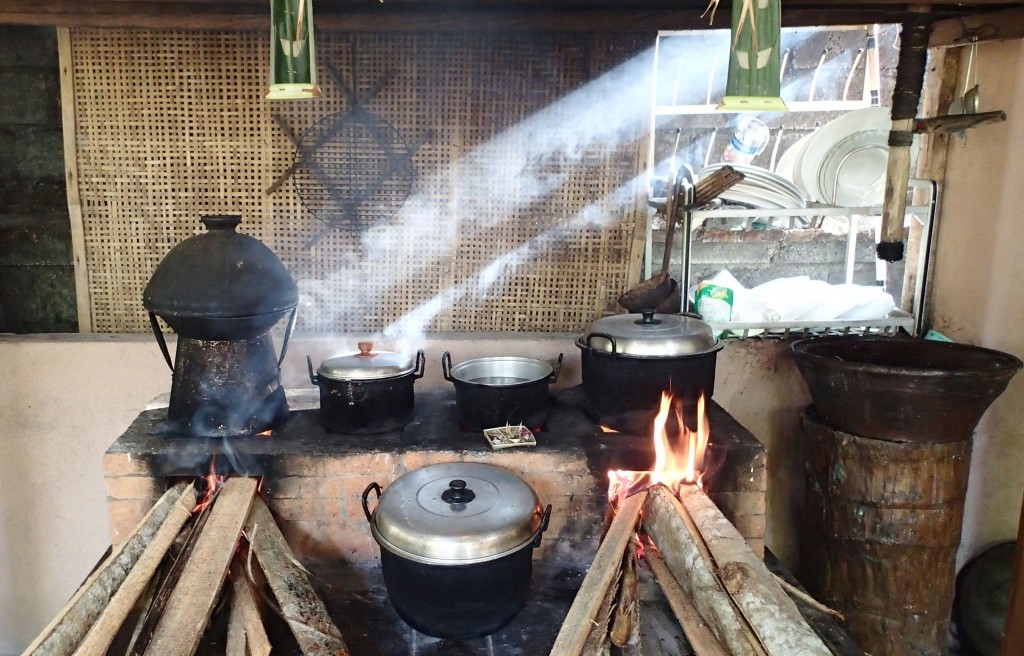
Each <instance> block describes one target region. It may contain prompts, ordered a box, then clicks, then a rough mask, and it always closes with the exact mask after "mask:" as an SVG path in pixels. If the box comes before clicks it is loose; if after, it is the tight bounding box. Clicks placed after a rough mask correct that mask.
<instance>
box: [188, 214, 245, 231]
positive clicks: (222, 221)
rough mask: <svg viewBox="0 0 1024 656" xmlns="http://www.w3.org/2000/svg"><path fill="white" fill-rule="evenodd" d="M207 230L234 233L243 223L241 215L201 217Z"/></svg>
mask: <svg viewBox="0 0 1024 656" xmlns="http://www.w3.org/2000/svg"><path fill="white" fill-rule="evenodd" d="M199 220H200V221H202V222H203V225H204V226H206V229H207V230H226V231H228V232H234V230H235V228H237V227H238V226H239V224H240V223H242V216H241V215H240V214H210V215H207V216H201V217H199Z"/></svg>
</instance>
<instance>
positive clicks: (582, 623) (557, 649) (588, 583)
mask: <svg viewBox="0 0 1024 656" xmlns="http://www.w3.org/2000/svg"><path fill="white" fill-rule="evenodd" d="M646 500H647V492H646V491H643V492H639V493H637V494H634V495H633V496H631V497H627V498H625V499H624V500H622V501H621V502H620V503H619V509H618V511H616V513H615V519H613V520H612V524H611V527H610V528H609V529H608V533H607V535H605V537H604V540H603V541H602V542H601V546H600V547H598V549H597V554H595V555H594V562H592V563H591V564H590V569H589V570H587V575H586V576H585V577H584V578H583V583H582V584H581V585H580V590H579V592H577V593H576V598H575V599H573V602H572V606H570V607H569V613H568V614H567V615H566V617H565V621H564V622H562V628H561V629H560V630H559V631H558V637H556V638H555V644H554V645H553V646H552V647H551V652H550V656H579V655H580V654H582V653H584V652H583V646H584V644H585V643H586V641H587V635H588V634H589V633H590V629H591V627H593V626H594V623H595V618H596V617H597V614H598V611H599V610H600V608H601V602H602V600H603V599H604V597H605V594H606V593H607V591H608V588H609V587H610V586H611V585H612V582H613V581H614V580H615V579H616V578H617V577H618V575H619V572H620V569H621V566H622V555H623V553H624V552H625V550H626V547H627V546H629V543H630V541H631V540H632V539H633V536H634V535H636V525H637V522H638V521H639V518H640V509H641V508H643V506H644V502H645V501H646Z"/></svg>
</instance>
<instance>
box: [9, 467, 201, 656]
mask: <svg viewBox="0 0 1024 656" xmlns="http://www.w3.org/2000/svg"><path fill="white" fill-rule="evenodd" d="M194 506H195V490H193V489H192V486H190V485H186V484H185V483H182V484H180V485H176V486H174V487H172V488H171V489H169V490H167V492H166V493H164V495H163V496H162V497H161V498H160V500H159V501H157V502H156V505H154V506H153V508H151V509H150V511H149V512H148V513H147V514H146V516H145V517H144V518H143V519H142V521H141V522H139V525H138V526H136V527H135V530H134V531H132V534H131V535H130V536H128V538H127V539H126V540H125V541H124V542H122V543H121V545H120V546H119V547H118V548H117V549H115V550H114V551H113V552H112V553H111V554H110V556H109V557H107V559H106V560H104V561H103V563H102V564H101V565H100V566H99V567H98V568H97V569H96V571H95V572H93V573H92V575H90V576H89V578H88V579H86V581H85V583H83V584H82V586H81V587H80V588H79V589H78V592H76V593H75V594H74V596H73V597H71V600H70V601H69V602H68V603H67V605H66V606H64V608H63V609H62V610H61V611H60V613H58V614H57V617H55V618H54V619H53V621H52V622H50V623H49V624H48V625H47V626H46V628H44V629H43V631H42V632H41V633H40V634H39V636H38V637H36V639H35V640H34V641H33V642H32V644H30V645H29V646H28V648H27V649H26V650H25V651H24V652H23V654H22V656H69V655H70V654H71V653H73V652H74V650H75V648H76V647H77V646H78V645H79V644H80V643H81V642H82V640H83V639H84V638H85V635H86V633H87V632H88V631H89V629H90V628H91V627H92V625H93V623H94V622H95V621H96V619H97V618H98V617H100V615H101V614H102V613H103V611H104V610H105V609H106V608H107V605H108V604H109V603H110V599H111V597H113V596H114V594H115V593H116V592H117V590H118V589H119V588H120V587H121V585H122V584H123V583H124V581H125V579H127V578H128V575H129V573H130V572H131V570H132V568H133V567H134V566H135V564H136V562H138V560H139V558H140V557H141V556H142V554H143V553H144V552H145V550H146V547H147V546H148V545H149V544H150V543H151V542H153V540H154V538H155V536H156V535H157V533H158V532H159V531H160V528H161V526H163V524H164V523H165V522H166V521H168V518H170V517H172V516H174V517H178V516H180V513H181V512H182V510H179V508H181V509H187V511H186V516H187V512H191V508H192V507H194Z"/></svg>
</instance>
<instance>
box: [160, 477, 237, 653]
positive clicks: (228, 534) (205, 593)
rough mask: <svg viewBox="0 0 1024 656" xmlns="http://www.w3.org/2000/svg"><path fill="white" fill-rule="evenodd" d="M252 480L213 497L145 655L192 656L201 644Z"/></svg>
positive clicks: (231, 481)
mask: <svg viewBox="0 0 1024 656" xmlns="http://www.w3.org/2000/svg"><path fill="white" fill-rule="evenodd" d="M256 483H257V481H256V479H254V478H243V477H233V478H229V479H228V480H227V481H225V482H224V486H223V487H222V488H221V489H220V492H218V493H217V497H216V501H215V502H214V504H213V510H211V511H210V518H209V519H208V520H207V522H206V526H205V527H204V528H203V532H202V533H201V534H200V535H199V538H198V540H196V545H195V548H194V549H193V551H192V555H191V556H190V557H189V559H188V563H187V565H186V567H185V570H184V571H183V572H182V574H181V578H180V579H179V580H178V584H177V585H175V586H174V592H172V593H171V596H170V598H169V599H168V600H167V608H166V609H165V610H164V613H163V617H161V618H160V621H159V622H158V623H157V625H156V630H155V631H154V632H153V639H152V641H151V642H150V643H149V647H148V648H147V649H146V653H147V654H154V655H157V656H191V655H192V654H194V653H195V651H196V648H197V647H198V646H199V640H200V639H201V638H202V637H203V631H204V630H205V629H206V625H207V623H208V622H209V620H210V614H211V613H212V612H213V606H214V604H215V603H216V602H217V596H218V594H219V592H220V588H221V585H222V584H223V583H224V576H225V575H226V574H227V571H228V566H229V565H230V564H231V558H232V556H234V554H235V550H236V548H237V546H238V537H239V535H241V532H242V526H243V525H244V524H245V518H246V517H247V516H248V515H249V508H250V507H251V506H252V503H253V497H254V496H255V494H256Z"/></svg>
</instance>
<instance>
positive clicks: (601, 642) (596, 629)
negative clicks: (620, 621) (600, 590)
mask: <svg viewBox="0 0 1024 656" xmlns="http://www.w3.org/2000/svg"><path fill="white" fill-rule="evenodd" d="M621 581H622V571H621V570H620V571H619V574H618V576H616V577H615V580H614V581H612V584H611V585H609V586H608V590H607V591H606V592H605V593H604V600H603V601H602V602H601V607H600V608H599V609H598V611H597V619H595V620H594V621H593V622H592V623H591V624H592V625H593V626H592V627H591V629H590V633H589V634H588V635H587V640H586V642H584V643H583V649H582V650H581V653H583V654H600V653H603V652H604V651H608V650H610V649H611V645H610V644H609V642H608V626H609V625H610V624H611V621H612V611H613V610H614V609H615V597H616V596H618V592H619V583H621Z"/></svg>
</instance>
